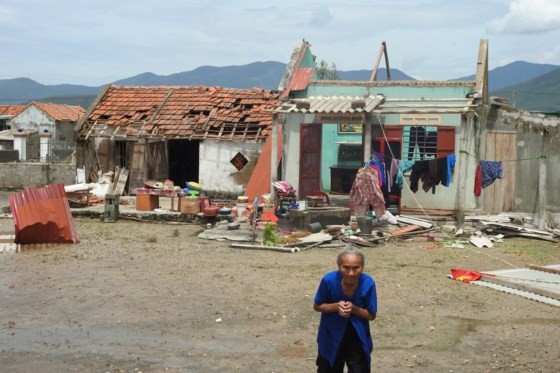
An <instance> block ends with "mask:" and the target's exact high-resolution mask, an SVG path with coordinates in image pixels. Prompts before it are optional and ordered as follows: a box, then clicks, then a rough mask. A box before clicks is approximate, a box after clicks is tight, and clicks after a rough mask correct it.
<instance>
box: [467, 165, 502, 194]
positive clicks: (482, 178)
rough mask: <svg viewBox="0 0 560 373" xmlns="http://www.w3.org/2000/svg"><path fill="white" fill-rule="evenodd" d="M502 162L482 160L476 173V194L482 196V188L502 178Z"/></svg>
mask: <svg viewBox="0 0 560 373" xmlns="http://www.w3.org/2000/svg"><path fill="white" fill-rule="evenodd" d="M502 170H503V167H502V162H500V161H480V162H478V165H477V166H476V171H475V174H474V195H475V196H476V197H478V196H480V194H481V192H482V189H483V188H486V187H489V186H490V185H492V184H493V183H494V181H495V180H496V179H501V178H502Z"/></svg>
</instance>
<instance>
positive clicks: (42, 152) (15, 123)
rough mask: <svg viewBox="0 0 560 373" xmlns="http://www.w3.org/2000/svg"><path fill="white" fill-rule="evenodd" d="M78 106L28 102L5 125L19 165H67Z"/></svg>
mask: <svg viewBox="0 0 560 373" xmlns="http://www.w3.org/2000/svg"><path fill="white" fill-rule="evenodd" d="M84 114H85V110H84V109H83V108H82V107H80V106H70V105H64V104H53V103H47V102H32V103H30V104H28V105H26V106H25V107H24V108H23V110H21V111H20V112H19V113H18V114H17V115H14V116H13V117H12V118H11V119H10V120H9V122H8V125H9V126H10V129H11V133H12V135H13V137H14V147H13V148H14V149H16V150H18V151H19V160H20V161H40V162H49V163H71V161H72V158H71V156H72V154H73V152H74V143H75V136H74V127H75V126H76V123H77V122H78V120H79V119H80V118H81V117H82V116H83V115H84Z"/></svg>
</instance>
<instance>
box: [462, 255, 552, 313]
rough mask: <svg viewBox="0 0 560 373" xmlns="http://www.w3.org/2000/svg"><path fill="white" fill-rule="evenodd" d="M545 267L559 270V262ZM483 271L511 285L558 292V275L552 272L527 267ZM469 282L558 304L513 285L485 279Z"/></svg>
mask: <svg viewBox="0 0 560 373" xmlns="http://www.w3.org/2000/svg"><path fill="white" fill-rule="evenodd" d="M545 267H546V268H551V269H556V270H560V265H559V264H556V265H550V266H545ZM484 273H485V274H493V275H496V276H497V277H498V278H500V279H503V280H508V281H510V282H511V283H512V286H515V284H520V285H530V286H532V287H536V288H539V289H543V290H546V291H549V292H554V293H558V294H560V275H557V274H554V273H548V272H543V271H537V270H534V269H529V268H514V269H504V270H497V271H484ZM471 284H475V285H480V286H486V287H489V288H492V289H496V290H500V291H503V292H505V293H509V294H515V295H519V296H521V297H523V298H527V299H532V300H536V301H538V302H543V303H547V304H551V305H554V306H560V300H558V299H554V298H551V297H547V296H544V295H539V294H535V293H532V292H530V291H525V290H520V289H515V288H513V287H508V286H505V285H499V284H494V283H491V282H485V281H473V282H471Z"/></svg>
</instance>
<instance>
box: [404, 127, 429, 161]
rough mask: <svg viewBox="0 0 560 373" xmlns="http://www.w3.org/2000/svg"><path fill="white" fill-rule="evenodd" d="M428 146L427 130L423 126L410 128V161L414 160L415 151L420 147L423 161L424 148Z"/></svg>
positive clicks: (419, 150)
mask: <svg viewBox="0 0 560 373" xmlns="http://www.w3.org/2000/svg"><path fill="white" fill-rule="evenodd" d="M425 144H426V129H425V128H424V127H422V126H412V127H410V137H409V140H408V159H409V160H412V159H414V150H415V148H416V147H417V146H418V152H419V153H420V156H421V157H422V159H423V154H424V146H425Z"/></svg>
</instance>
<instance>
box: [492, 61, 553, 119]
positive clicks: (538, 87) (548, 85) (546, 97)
mask: <svg viewBox="0 0 560 373" xmlns="http://www.w3.org/2000/svg"><path fill="white" fill-rule="evenodd" d="M490 95H491V96H499V97H503V98H506V99H508V100H510V104H511V106H513V107H515V108H518V109H523V110H528V111H538V112H545V113H547V112H560V68H557V69H555V70H553V71H551V72H549V73H547V74H544V75H541V76H539V77H538V78H535V79H531V80H529V81H527V82H524V83H520V84H515V85H511V86H509V87H506V88H502V89H499V90H495V91H492V92H490Z"/></svg>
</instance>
